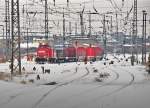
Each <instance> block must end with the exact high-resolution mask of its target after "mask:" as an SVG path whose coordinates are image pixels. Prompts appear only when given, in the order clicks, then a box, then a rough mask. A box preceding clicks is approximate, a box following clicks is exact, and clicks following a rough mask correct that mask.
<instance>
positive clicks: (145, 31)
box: [144, 12, 147, 63]
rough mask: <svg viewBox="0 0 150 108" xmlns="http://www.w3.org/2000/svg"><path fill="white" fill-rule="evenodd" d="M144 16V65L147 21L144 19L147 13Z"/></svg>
mask: <svg viewBox="0 0 150 108" xmlns="http://www.w3.org/2000/svg"><path fill="white" fill-rule="evenodd" d="M144 15H145V22H144V23H145V24H144V25H145V27H144V28H145V29H144V55H145V56H144V62H145V63H146V57H147V56H146V20H147V19H146V15H147V13H146V12H145V13H144Z"/></svg>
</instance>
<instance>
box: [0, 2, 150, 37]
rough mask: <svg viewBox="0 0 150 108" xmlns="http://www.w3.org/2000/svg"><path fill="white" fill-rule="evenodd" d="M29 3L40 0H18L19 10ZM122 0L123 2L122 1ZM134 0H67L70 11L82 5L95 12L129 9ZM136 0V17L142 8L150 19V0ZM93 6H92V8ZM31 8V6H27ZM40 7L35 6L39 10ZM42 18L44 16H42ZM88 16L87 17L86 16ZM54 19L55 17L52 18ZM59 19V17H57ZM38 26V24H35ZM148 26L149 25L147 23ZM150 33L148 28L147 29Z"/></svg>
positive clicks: (60, 4) (0, 9) (59, 4)
mask: <svg viewBox="0 0 150 108" xmlns="http://www.w3.org/2000/svg"><path fill="white" fill-rule="evenodd" d="M4 1H5V0H0V14H1V17H3V18H1V20H0V21H1V22H2V21H4V12H5V11H4ZM26 1H27V3H31V2H38V3H40V1H41V0H20V5H21V6H20V10H22V5H23V4H25V2H26ZM55 1H56V7H67V0H55ZM122 1H124V2H122ZM133 1H134V0H69V7H70V8H71V11H79V10H82V9H83V7H85V11H89V10H90V11H92V12H95V10H94V8H95V9H96V10H97V11H98V12H99V13H105V12H107V11H113V12H115V11H116V10H118V8H119V9H121V10H122V11H125V12H126V11H129V10H130V9H131V7H132V5H133ZM137 1H138V19H140V20H141V19H142V10H146V11H147V13H148V15H147V19H150V17H149V16H150V0H137ZM48 3H49V4H50V5H49V6H51V7H52V4H53V0H48ZM93 7H94V8H93ZM29 8H31V9H32V7H29ZM39 9H41V8H37V10H39ZM43 18H44V17H43ZM87 18H88V17H87ZM54 19H56V18H54ZM57 19H59V18H57ZM37 26H38V25H37ZM148 26H149V25H148ZM148 32H149V34H150V29H149V31H148Z"/></svg>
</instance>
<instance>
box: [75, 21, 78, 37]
mask: <svg viewBox="0 0 150 108" xmlns="http://www.w3.org/2000/svg"><path fill="white" fill-rule="evenodd" d="M77 29H78V25H77V22H75V35H76V36H77V34H78V31H77Z"/></svg>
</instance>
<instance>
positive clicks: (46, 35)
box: [45, 0, 48, 40]
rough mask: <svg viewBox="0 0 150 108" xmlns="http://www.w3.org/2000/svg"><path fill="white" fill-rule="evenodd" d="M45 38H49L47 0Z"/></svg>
mask: <svg viewBox="0 0 150 108" xmlns="http://www.w3.org/2000/svg"><path fill="white" fill-rule="evenodd" d="M45 40H48V4H47V0H45Z"/></svg>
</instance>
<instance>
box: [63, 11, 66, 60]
mask: <svg viewBox="0 0 150 108" xmlns="http://www.w3.org/2000/svg"><path fill="white" fill-rule="evenodd" d="M65 27H66V25H65V15H64V12H63V49H64V47H65V35H66V29H65ZM63 57H64V50H63Z"/></svg>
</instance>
